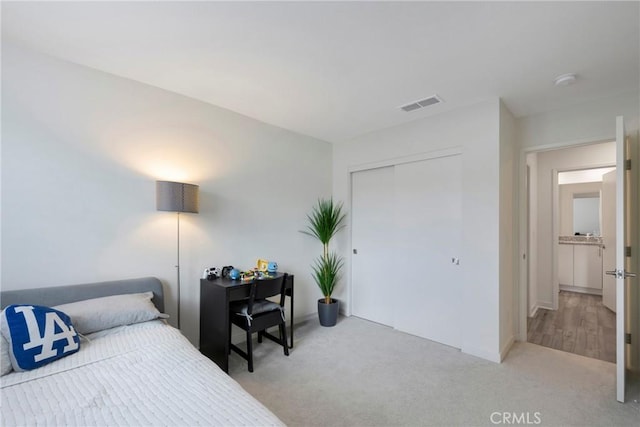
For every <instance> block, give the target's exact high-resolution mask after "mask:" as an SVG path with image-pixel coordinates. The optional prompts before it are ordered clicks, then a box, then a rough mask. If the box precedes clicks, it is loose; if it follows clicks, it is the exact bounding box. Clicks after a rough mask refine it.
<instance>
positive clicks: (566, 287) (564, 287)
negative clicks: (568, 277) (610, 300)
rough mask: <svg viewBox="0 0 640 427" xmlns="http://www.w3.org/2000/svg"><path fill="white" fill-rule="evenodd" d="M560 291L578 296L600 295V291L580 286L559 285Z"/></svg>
mask: <svg viewBox="0 0 640 427" xmlns="http://www.w3.org/2000/svg"><path fill="white" fill-rule="evenodd" d="M560 290H561V291H567V292H575V293H578V294H589V295H602V289H595V288H583V287H580V286H569V285H560Z"/></svg>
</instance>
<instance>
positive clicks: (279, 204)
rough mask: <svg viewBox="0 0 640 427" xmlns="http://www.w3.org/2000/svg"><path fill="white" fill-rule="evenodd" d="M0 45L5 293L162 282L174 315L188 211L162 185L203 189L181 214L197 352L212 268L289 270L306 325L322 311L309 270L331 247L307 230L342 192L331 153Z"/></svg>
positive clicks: (189, 324)
mask: <svg viewBox="0 0 640 427" xmlns="http://www.w3.org/2000/svg"><path fill="white" fill-rule="evenodd" d="M2 47H3V49H2V88H3V91H2V124H3V126H2V143H3V144H2V183H3V188H2V190H3V191H2V208H3V209H2V267H3V268H2V288H3V289H20V288H33V287H40V286H54V285H64V284H72V283H84V282H91V281H99V280H109V279H118V278H127V277H137V276H147V275H149V276H157V277H158V278H160V279H161V280H162V281H163V282H164V284H165V292H166V293H167V298H168V301H167V309H168V312H169V313H170V314H175V296H176V290H175V285H176V278H175V268H174V265H175V258H176V214H173V213H167V212H157V211H156V209H155V181H156V180H159V179H167V180H178V181H184V182H190V183H195V184H199V185H200V192H201V193H200V200H201V206H200V214H199V215H192V214H183V215H181V267H182V328H183V331H184V332H185V335H187V336H188V337H189V339H190V340H191V341H192V342H194V343H197V341H198V336H199V292H200V291H199V278H200V275H201V274H202V271H203V269H204V268H205V267H209V266H223V265H228V264H233V265H234V266H237V267H240V268H250V267H252V266H254V265H255V262H256V259H257V258H266V259H270V260H275V261H278V263H279V265H280V267H281V270H283V271H288V272H291V273H293V274H295V276H296V279H295V280H296V313H295V314H296V316H298V317H300V316H305V315H307V314H311V313H313V312H315V310H316V300H317V298H319V297H320V292H319V291H318V289H317V287H316V286H315V284H314V283H313V281H312V280H311V277H310V274H309V270H310V269H309V265H310V264H311V262H312V259H313V258H314V257H315V256H316V255H318V254H319V253H320V251H321V247H320V245H319V244H317V243H315V242H314V241H313V240H312V239H311V238H309V237H308V236H306V235H303V234H301V233H299V232H298V231H299V230H301V229H303V228H304V226H305V218H306V213H307V212H308V210H309V209H310V207H311V206H312V205H313V204H314V203H315V201H316V199H317V198H318V197H320V196H322V197H327V196H329V195H330V194H331V146H330V144H328V143H326V142H323V141H319V140H316V139H313V138H310V137H306V136H302V135H299V134H295V133H293V132H289V131H286V130H284V129H280V128H277V127H273V126H270V125H267V124H264V123H261V122H258V121H255V120H253V119H250V118H247V117H244V116H241V115H239V114H236V113H233V112H230V111H228V110H225V109H222V108H219V107H215V106H212V105H209V104H205V103H202V102H199V101H195V100H193V99H190V98H187V97H184V96H180V95H177V94H174V93H171V92H167V91H164V90H160V89H158V88H154V87H151V86H147V85H144V84H140V83H137V82H135V81H131V80H127V79H122V78H119V77H115V76H113V75H110V74H106V73H102V72H99V71H96V70H93V69H89V68H85V67H81V66H77V65H74V64H71V63H68V62H63V61H59V60H56V59H53V58H51V57H47V56H44V55H40V54H37V53H35V52H32V51H27V50H23V49H22V48H19V47H17V46H13V45H9V44H6V43H4V44H3V46H2ZM274 102H277V100H274ZM174 323H175V322H174Z"/></svg>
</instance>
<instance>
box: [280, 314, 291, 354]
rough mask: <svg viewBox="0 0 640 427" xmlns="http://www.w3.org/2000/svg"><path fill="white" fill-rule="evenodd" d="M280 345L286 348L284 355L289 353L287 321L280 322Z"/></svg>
mask: <svg viewBox="0 0 640 427" xmlns="http://www.w3.org/2000/svg"><path fill="white" fill-rule="evenodd" d="M279 329H280V345H282V348H284V355H285V356H288V355H289V343H288V342H287V325H286V323H285V322H282V323H281V324H280V328H279Z"/></svg>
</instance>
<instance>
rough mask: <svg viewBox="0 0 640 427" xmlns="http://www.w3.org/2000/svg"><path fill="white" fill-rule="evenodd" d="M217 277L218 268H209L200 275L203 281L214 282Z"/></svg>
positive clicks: (218, 274)
mask: <svg viewBox="0 0 640 427" xmlns="http://www.w3.org/2000/svg"><path fill="white" fill-rule="evenodd" d="M218 277H220V270H218V267H209V268H207V269H205V270H204V273H202V278H203V279H207V280H215V279H217V278H218Z"/></svg>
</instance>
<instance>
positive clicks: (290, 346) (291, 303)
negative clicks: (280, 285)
mask: <svg viewBox="0 0 640 427" xmlns="http://www.w3.org/2000/svg"><path fill="white" fill-rule="evenodd" d="M289 304H290V305H291V325H290V326H289V330H290V331H291V333H290V334H289V337H290V340H291V344H289V348H293V289H291V298H290V299H289Z"/></svg>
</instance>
